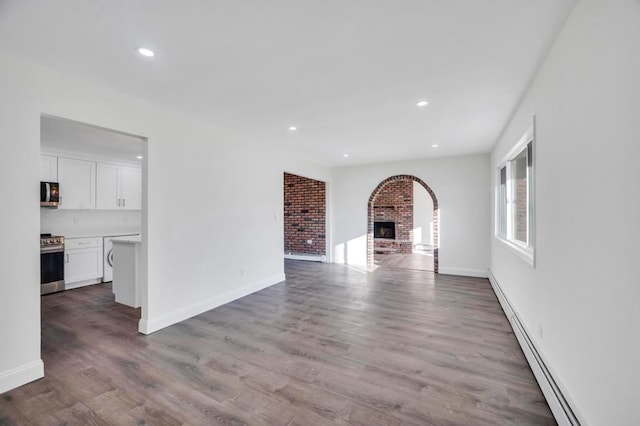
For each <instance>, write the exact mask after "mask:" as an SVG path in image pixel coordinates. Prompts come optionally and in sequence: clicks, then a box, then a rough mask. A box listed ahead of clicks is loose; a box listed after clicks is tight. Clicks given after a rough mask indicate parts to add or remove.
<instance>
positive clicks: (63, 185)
mask: <svg viewBox="0 0 640 426" xmlns="http://www.w3.org/2000/svg"><path fill="white" fill-rule="evenodd" d="M58 182H59V183H60V204H59V206H58V208H60V209H95V208H96V163H94V162H92V161H85V160H75V159H71V158H63V157H59V158H58Z"/></svg>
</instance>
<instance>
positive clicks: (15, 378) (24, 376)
mask: <svg viewBox="0 0 640 426" xmlns="http://www.w3.org/2000/svg"><path fill="white" fill-rule="evenodd" d="M43 377H44V363H43V362H42V360H41V359H39V360H37V361H33V362H30V363H29V364H25V365H21V366H20V367H17V368H14V369H13V370H9V371H3V372H1V373H0V393H4V392H7V391H9V390H11V389H15V388H17V387H18V386H22V385H26V384H27V383H29V382H33V381H34V380H38V379H41V378H43Z"/></svg>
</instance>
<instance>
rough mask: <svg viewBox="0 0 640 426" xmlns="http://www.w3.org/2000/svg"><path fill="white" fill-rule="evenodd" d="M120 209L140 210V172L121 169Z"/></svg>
mask: <svg viewBox="0 0 640 426" xmlns="http://www.w3.org/2000/svg"><path fill="white" fill-rule="evenodd" d="M120 170H121V172H122V173H121V176H122V192H121V195H122V200H123V201H122V203H123V205H122V207H123V208H125V209H127V210H140V209H141V208H142V172H141V170H140V169H137V168H135V167H122V168H121V169H120Z"/></svg>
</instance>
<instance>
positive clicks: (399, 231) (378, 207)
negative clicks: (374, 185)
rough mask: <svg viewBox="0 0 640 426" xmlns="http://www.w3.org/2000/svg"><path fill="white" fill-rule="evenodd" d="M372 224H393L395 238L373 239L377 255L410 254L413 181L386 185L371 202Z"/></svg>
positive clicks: (400, 181)
mask: <svg viewBox="0 0 640 426" xmlns="http://www.w3.org/2000/svg"><path fill="white" fill-rule="evenodd" d="M373 220H374V222H395V224H396V238H395V240H390V239H386V238H375V239H374V251H375V252H378V253H383V252H384V253H387V252H391V253H411V252H412V248H413V243H412V240H413V235H412V231H413V181H412V180H398V181H393V182H389V183H387V184H386V185H385V186H383V187H382V188H381V189H380V192H379V193H378V195H377V196H376V197H375V199H374V200H373Z"/></svg>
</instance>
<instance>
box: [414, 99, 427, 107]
mask: <svg viewBox="0 0 640 426" xmlns="http://www.w3.org/2000/svg"><path fill="white" fill-rule="evenodd" d="M427 105H429V102H427V101H425V100H422V101H418V102H416V106H419V107H426V106H427Z"/></svg>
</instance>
